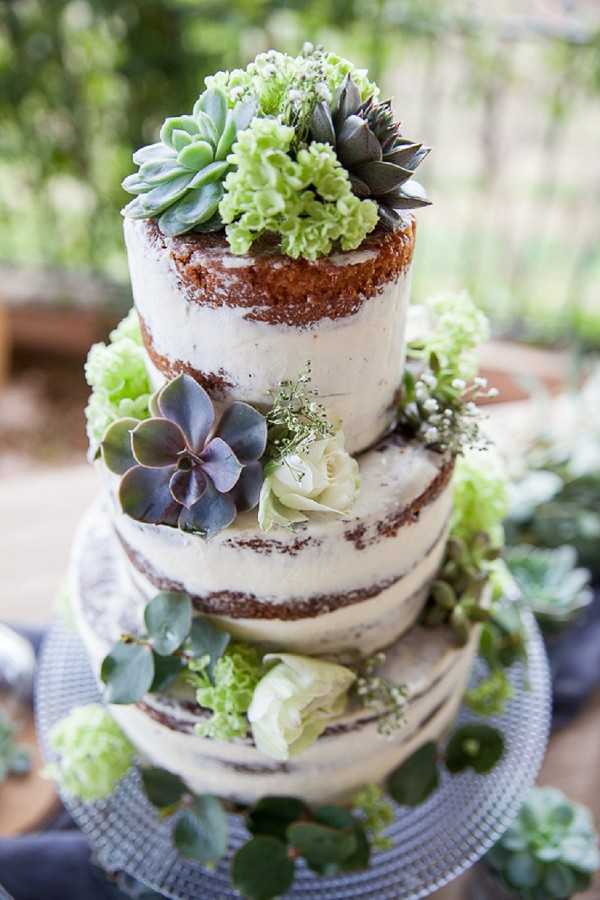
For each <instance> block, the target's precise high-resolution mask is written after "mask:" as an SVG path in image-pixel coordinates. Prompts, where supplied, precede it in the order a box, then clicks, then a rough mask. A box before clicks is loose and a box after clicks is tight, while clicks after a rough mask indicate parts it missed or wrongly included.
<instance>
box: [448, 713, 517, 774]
mask: <svg viewBox="0 0 600 900" xmlns="http://www.w3.org/2000/svg"><path fill="white" fill-rule="evenodd" d="M503 753H504V738H503V737H502V735H501V733H500V732H499V731H498V730H497V729H496V728H492V727H491V726H490V725H475V724H473V725H463V726H462V727H460V728H458V729H457V730H456V731H455V732H454V734H453V735H452V736H451V738H450V740H449V741H448V745H447V747H446V766H447V768H448V771H449V772H451V773H452V774H453V775H455V774H457V773H458V772H464V770H465V769H473V770H474V771H475V772H477V773H478V774H479V775H486V774H487V773H488V772H491V771H492V769H493V768H494V766H496V764H497V763H498V762H499V760H500V759H501V757H502V755H503Z"/></svg>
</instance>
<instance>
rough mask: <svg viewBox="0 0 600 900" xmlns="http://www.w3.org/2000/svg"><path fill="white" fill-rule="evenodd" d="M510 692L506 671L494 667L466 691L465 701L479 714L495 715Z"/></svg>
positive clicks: (504, 704) (510, 695)
mask: <svg viewBox="0 0 600 900" xmlns="http://www.w3.org/2000/svg"><path fill="white" fill-rule="evenodd" d="M512 693H513V691H512V687H511V684H510V681H509V680H508V678H507V676H506V673H505V672H504V671H503V670H502V669H495V670H494V671H492V672H489V674H488V675H486V676H485V677H484V678H482V679H481V680H480V681H479V682H478V683H477V684H476V685H475V687H472V688H471V689H470V690H468V691H467V693H466V694H465V703H466V704H467V706H468V707H469V709H470V710H471V711H472V712H474V713H477V715H479V716H497V715H500V713H502V712H503V711H504V708H505V706H506V704H507V702H508V701H509V700H510V698H511V697H512Z"/></svg>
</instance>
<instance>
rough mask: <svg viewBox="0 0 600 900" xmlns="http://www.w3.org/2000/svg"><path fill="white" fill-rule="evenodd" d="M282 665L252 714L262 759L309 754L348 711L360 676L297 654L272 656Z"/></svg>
mask: <svg viewBox="0 0 600 900" xmlns="http://www.w3.org/2000/svg"><path fill="white" fill-rule="evenodd" d="M272 659H279V660H281V662H279V663H278V664H277V665H276V666H275V667H274V668H273V669H271V670H270V671H269V672H267V674H266V675H265V676H263V678H261V680H260V681H259V683H258V685H257V686H256V688H255V690H254V694H253V696H252V702H251V703H250V707H249V709H248V720H249V722H250V725H251V727H252V735H253V737H254V743H255V744H256V746H257V748H258V750H260V752H261V753H265V754H266V755H267V756H271V757H272V758H273V759H280V760H286V759H289V758H290V756H295V755H297V754H298V753H301V752H302V751H303V750H306V749H307V748H308V747H310V745H311V744H313V743H314V742H315V741H316V740H317V738H318V737H319V735H320V734H322V732H323V731H324V730H325V728H326V727H327V725H328V724H329V722H331V721H332V720H333V719H336V718H337V717H338V716H341V715H342V713H343V712H344V710H345V708H346V702H347V693H348V690H349V688H350V686H351V685H352V683H353V682H354V680H355V677H356V676H355V675H354V673H353V672H351V671H350V669H347V668H346V667H345V666H340V665H337V664H336V663H330V662H323V660H320V659H312V658H311V657H307V656H297V655H295V654H292V653H270V654H268V655H267V656H265V661H267V662H268V661H269V660H272Z"/></svg>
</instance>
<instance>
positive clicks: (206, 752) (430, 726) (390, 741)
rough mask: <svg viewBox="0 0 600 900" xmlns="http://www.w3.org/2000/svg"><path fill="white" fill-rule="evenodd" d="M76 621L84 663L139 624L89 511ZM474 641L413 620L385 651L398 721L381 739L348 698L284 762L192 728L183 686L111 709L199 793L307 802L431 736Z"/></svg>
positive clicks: (444, 720) (445, 715)
mask: <svg viewBox="0 0 600 900" xmlns="http://www.w3.org/2000/svg"><path fill="white" fill-rule="evenodd" d="M71 585H72V596H73V601H74V605H75V613H76V620H77V624H78V627H79V631H80V634H81V637H82V639H83V641H84V643H85V645H86V648H87V651H88V654H89V657H90V660H91V663H92V666H93V669H94V671H95V672H96V673H98V672H99V668H100V664H101V661H102V659H103V657H104V656H105V655H106V653H107V652H108V650H109V649H110V647H111V646H112V644H113V642H114V641H116V640H117V639H118V638H119V636H120V634H121V633H122V632H123V631H131V630H135V629H136V628H138V627H139V625H140V617H141V608H140V607H139V605H138V604H137V603H136V602H135V601H132V597H131V595H130V593H129V591H128V586H127V580H126V578H125V576H124V573H123V571H122V569H121V567H120V566H119V563H118V559H117V555H116V553H115V543H114V540H113V539H112V537H111V535H110V530H109V529H108V528H107V525H106V519H105V518H103V517H102V516H101V515H100V514H99V513H98V512H94V513H92V514H91V515H90V516H88V518H87V520H86V521H85V522H84V524H83V526H82V530H81V532H80V534H79V537H78V539H77V542H76V547H75V552H74V557H73V567H72V578H71ZM477 642H478V633H477V630H475V632H474V633H473V636H472V638H471V639H470V641H469V643H468V645H467V646H465V647H458V646H457V645H456V644H455V642H454V639H453V636H452V633H451V631H450V630H449V629H447V628H436V629H424V628H421V627H420V626H415V627H414V628H412V629H411V630H410V631H409V632H408V633H407V634H405V635H404V636H403V637H402V638H401V639H400V640H398V641H397V642H395V643H394V644H393V645H392V646H391V647H389V648H388V651H387V654H386V655H387V660H386V665H385V674H386V675H387V676H388V677H389V678H391V679H393V680H394V681H396V682H398V683H403V684H405V685H406V687H407V689H408V696H407V704H406V715H405V720H404V723H403V725H402V726H401V728H400V729H399V730H398V731H397V732H395V733H394V735H393V736H392V737H391V738H389V737H383V736H382V735H381V734H380V733H379V731H378V726H379V716H378V715H377V714H376V713H374V712H373V711H371V710H369V709H365V708H363V707H361V706H360V705H359V704H357V703H351V704H350V706H349V708H348V710H347V712H346V713H345V714H344V715H343V716H342V717H340V718H339V719H338V720H336V721H335V722H333V723H332V724H331V725H330V726H329V727H328V728H327V730H326V731H325V732H324V733H323V735H321V737H320V738H319V739H318V740H317V742H316V743H315V744H314V745H313V746H312V747H310V748H309V749H308V750H307V751H305V752H304V753H302V754H301V755H299V756H297V757H293V758H292V759H290V760H288V761H286V762H277V761H275V760H273V759H271V758H269V757H266V756H264V755H263V754H262V753H260V752H259V751H258V750H257V749H256V747H255V745H254V743H253V741H252V739H251V738H250V737H248V738H244V739H238V740H236V741H233V742H230V743H224V742H221V741H215V740H212V739H210V738H205V737H200V736H198V735H197V734H195V731H194V728H195V725H196V724H198V723H200V722H202V721H204V720H205V718H206V716H207V715H209V713H208V712H207V711H206V710H203V709H201V708H200V707H199V706H197V704H196V702H195V698H194V695H193V693H192V692H190V691H189V690H188V691H187V693H186V689H184V690H183V691H182V689H181V688H180V689H178V690H177V691H176V692H173V693H170V694H169V693H167V694H157V695H148V696H147V697H146V698H145V699H144V700H143V701H142V702H141V703H139V704H138V705H137V706H114V707H112V708H111V711H112V713H113V715H114V716H115V718H116V719H117V721H118V722H119V723H120V725H121V727H122V728H123V729H124V730H125V731H126V733H127V734H128V736H129V737H130V739H131V740H132V741H133V743H134V744H135V745H136V746H137V748H138V749H139V751H140V753H141V754H142V755H143V756H144V757H146V758H148V759H149V760H150V761H151V762H152V763H154V764H155V765H159V766H161V767H163V768H166V769H169V770H170V771H173V772H177V773H178V774H179V775H181V776H182V777H183V778H184V779H185V781H186V782H187V783H188V784H189V785H190V787H191V788H192V789H193V790H195V791H197V792H199V793H205V792H208V793H212V794H217V795H219V796H221V797H226V798H228V799H231V800H234V801H236V802H242V803H252V802H254V801H256V800H257V799H258V798H259V797H261V796H265V795H269V794H280V795H285V794H292V795H297V796H302V797H304V798H305V799H306V800H308V801H321V802H323V801H327V800H341V799H345V798H348V797H349V796H351V795H352V793H353V792H354V791H356V790H357V789H358V788H359V787H360V786H361V785H363V784H364V783H365V782H379V781H383V780H384V779H385V778H386V777H387V775H389V773H390V772H391V771H392V770H393V769H394V768H395V767H396V766H398V765H399V764H400V763H401V762H402V761H403V760H404V759H406V758H407V757H408V756H409V755H410V754H411V753H412V752H413V751H414V750H415V749H417V748H418V747H419V746H420V745H421V744H422V743H424V742H425V741H427V740H436V739H438V738H439V737H440V736H441V735H442V734H443V733H444V732H445V731H446V729H447V728H448V727H449V725H450V723H451V722H452V720H453V719H454V716H455V715H456V712H457V709H458V706H459V704H460V700H461V697H462V695H463V692H464V689H465V686H466V682H467V679H468V677H469V672H470V668H471V664H472V661H473V657H474V655H475V653H476V648H477Z"/></svg>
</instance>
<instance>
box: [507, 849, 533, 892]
mask: <svg viewBox="0 0 600 900" xmlns="http://www.w3.org/2000/svg"><path fill="white" fill-rule="evenodd" d="M541 871H542V870H541V866H540V864H539V863H538V861H537V860H536V859H534V857H533V856H531V855H530V854H529V853H515V854H513V855H512V856H511V858H510V859H509V861H508V864H507V866H506V878H507V880H508V881H509V883H510V884H512V886H513V887H516V888H530V887H533V886H534V885H535V884H537V883H538V881H539V880H540V876H541Z"/></svg>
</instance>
